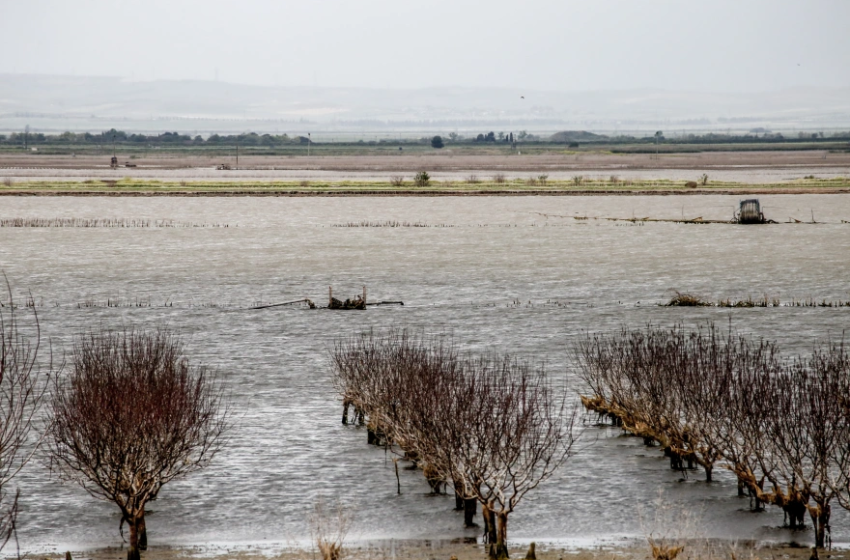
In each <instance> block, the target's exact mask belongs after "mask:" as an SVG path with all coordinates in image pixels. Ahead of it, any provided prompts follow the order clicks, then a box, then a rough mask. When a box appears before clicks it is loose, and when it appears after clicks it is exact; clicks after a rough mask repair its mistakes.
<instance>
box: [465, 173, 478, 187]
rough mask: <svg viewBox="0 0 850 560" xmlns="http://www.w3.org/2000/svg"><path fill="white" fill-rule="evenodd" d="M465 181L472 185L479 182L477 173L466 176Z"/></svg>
mask: <svg viewBox="0 0 850 560" xmlns="http://www.w3.org/2000/svg"><path fill="white" fill-rule="evenodd" d="M466 182H467V183H470V184H473V185H474V184H477V183H480V182H481V180H480V179H479V178H478V176H477V175H470V176H469V177H467V178H466Z"/></svg>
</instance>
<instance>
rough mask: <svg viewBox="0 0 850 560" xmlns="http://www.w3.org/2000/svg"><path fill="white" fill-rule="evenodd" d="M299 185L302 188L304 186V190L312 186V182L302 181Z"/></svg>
mask: <svg viewBox="0 0 850 560" xmlns="http://www.w3.org/2000/svg"><path fill="white" fill-rule="evenodd" d="M299 185H301V186H302V187H304V188H307V187H309V186H310V181H301V182H300V183H299Z"/></svg>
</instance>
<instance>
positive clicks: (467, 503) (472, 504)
mask: <svg viewBox="0 0 850 560" xmlns="http://www.w3.org/2000/svg"><path fill="white" fill-rule="evenodd" d="M477 506H478V500H476V499H475V498H467V499H465V500H464V501H463V526H464V527H477V525H476V524H475V510H476V509H478V508H477Z"/></svg>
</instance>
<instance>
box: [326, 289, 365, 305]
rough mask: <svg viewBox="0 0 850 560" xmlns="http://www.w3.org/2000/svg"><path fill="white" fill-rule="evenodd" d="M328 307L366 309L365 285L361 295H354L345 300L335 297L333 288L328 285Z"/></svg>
mask: <svg viewBox="0 0 850 560" xmlns="http://www.w3.org/2000/svg"><path fill="white" fill-rule="evenodd" d="M328 309H366V286H363V295H362V296H356V297H354V298H353V299H346V300H345V301H340V300H338V299H336V298H335V297H334V293H333V288H332V287H331V286H328Z"/></svg>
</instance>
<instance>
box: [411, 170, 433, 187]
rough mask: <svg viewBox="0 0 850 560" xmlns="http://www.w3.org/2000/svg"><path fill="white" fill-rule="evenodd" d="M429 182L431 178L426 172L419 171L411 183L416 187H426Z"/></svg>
mask: <svg viewBox="0 0 850 560" xmlns="http://www.w3.org/2000/svg"><path fill="white" fill-rule="evenodd" d="M430 181H431V176H430V175H428V172H427V171H420V172H419V173H417V174H416V175H414V176H413V182H414V183H415V184H416V186H417V187H427V186H428V183H429V182H430Z"/></svg>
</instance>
